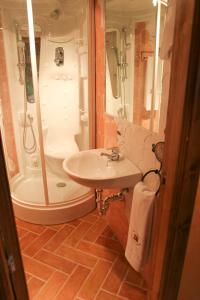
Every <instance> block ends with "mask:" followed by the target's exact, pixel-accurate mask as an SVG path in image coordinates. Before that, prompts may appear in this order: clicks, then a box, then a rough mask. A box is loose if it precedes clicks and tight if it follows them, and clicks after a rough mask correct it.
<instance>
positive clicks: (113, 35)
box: [106, 29, 120, 99]
mask: <svg viewBox="0 0 200 300" xmlns="http://www.w3.org/2000/svg"><path fill="white" fill-rule="evenodd" d="M119 35H120V32H119V31H118V30H117V29H108V30H107V31H106V55H107V61H108V72H109V75H110V83H111V89H112V96H113V97H114V98H115V99H117V98H119V97H120V84H119V83H120V73H119V71H120V61H119V38H120V37H119Z"/></svg>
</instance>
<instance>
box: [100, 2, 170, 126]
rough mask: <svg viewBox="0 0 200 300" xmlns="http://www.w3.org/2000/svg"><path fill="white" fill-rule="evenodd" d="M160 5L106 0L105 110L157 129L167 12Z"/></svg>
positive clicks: (113, 114) (115, 115)
mask: <svg viewBox="0 0 200 300" xmlns="http://www.w3.org/2000/svg"><path fill="white" fill-rule="evenodd" d="M158 8H159V9H160V3H159V4H157V6H154V3H153V2H152V0H140V1H129V0H124V1H123V2H122V1H119V0H105V44H106V58H105V65H106V113H108V114H109V115H111V116H114V117H118V118H123V119H126V120H128V121H130V122H133V123H134V124H137V125H140V126H142V127H145V128H147V129H151V130H154V131H158V130H159V116H160V102H161V101H160V100H161V87H162V85H161V84H162V69H163V63H162V61H161V60H160V59H158V51H156V42H157V43H159V38H162V31H163V24H164V16H165V9H162V10H161V14H158ZM158 16H159V19H158ZM160 27H161V30H160ZM156 28H157V29H156ZM157 30H160V36H159V34H158V37H159V38H156V34H157ZM157 49H159V44H158V48H157ZM156 55H157V59H155V57H156ZM156 62H157V63H156ZM155 67H156V68H155ZM155 75H156V78H155Z"/></svg>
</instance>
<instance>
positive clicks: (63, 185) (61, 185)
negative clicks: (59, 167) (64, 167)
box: [56, 182, 66, 187]
mask: <svg viewBox="0 0 200 300" xmlns="http://www.w3.org/2000/svg"><path fill="white" fill-rule="evenodd" d="M56 186H57V187H65V186H66V183H65V182H58V183H56Z"/></svg>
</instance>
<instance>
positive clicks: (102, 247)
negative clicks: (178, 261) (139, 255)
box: [16, 211, 146, 300]
mask: <svg viewBox="0 0 200 300" xmlns="http://www.w3.org/2000/svg"><path fill="white" fill-rule="evenodd" d="M16 224H17V229H18V235H19V240H20V246H21V251H22V257H23V262H24V268H25V273H26V279H27V285H28V290H29V295H30V299H31V300H32V299H34V300H71V299H75V300H93V299H96V300H120V299H121V300H123V299H124V300H125V299H126V300H127V299H129V300H146V293H145V291H144V280H143V279H142V278H141V277H140V275H139V274H138V273H136V272H135V271H134V270H133V269H132V268H131V267H130V266H129V264H128V263H127V261H126V259H125V257H124V250H123V248H122V247H121V245H120V243H119V242H118V240H117V239H116V237H115V236H114V234H113V232H112V230H111V229H110V227H109V226H108V224H107V222H106V220H105V219H104V218H103V217H100V216H99V215H98V213H97V212H96V211H94V212H92V213H90V214H88V215H87V216H85V217H83V218H80V219H78V220H75V221H72V222H69V223H66V224H60V225H53V226H42V225H35V224H30V223H27V222H24V221H21V220H19V219H17V220H16Z"/></svg>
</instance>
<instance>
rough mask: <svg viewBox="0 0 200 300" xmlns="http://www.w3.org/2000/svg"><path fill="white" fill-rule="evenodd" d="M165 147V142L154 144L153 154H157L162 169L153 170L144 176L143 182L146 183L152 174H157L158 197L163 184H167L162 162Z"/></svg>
mask: <svg viewBox="0 0 200 300" xmlns="http://www.w3.org/2000/svg"><path fill="white" fill-rule="evenodd" d="M164 145H165V143H164V142H158V143H156V144H152V152H153V153H154V154H155V157H156V159H157V160H158V161H159V163H160V167H159V168H158V169H151V170H149V171H147V172H146V173H145V174H144V175H143V176H142V181H144V179H145V178H146V177H147V176H148V175H149V174H151V173H155V174H156V175H158V176H159V187H158V189H157V191H156V195H157V194H158V193H159V191H160V186H161V184H164V183H165V179H164V178H162V161H163V153H164ZM163 179H164V180H163Z"/></svg>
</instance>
